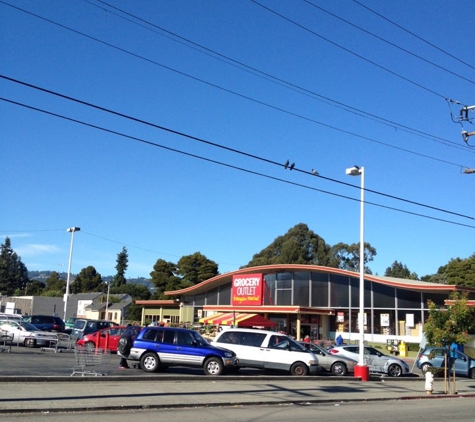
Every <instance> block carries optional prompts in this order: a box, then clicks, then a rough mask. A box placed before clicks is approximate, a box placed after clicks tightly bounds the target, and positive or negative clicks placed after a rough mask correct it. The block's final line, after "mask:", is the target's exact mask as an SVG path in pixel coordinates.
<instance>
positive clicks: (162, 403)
mask: <svg viewBox="0 0 475 422" xmlns="http://www.w3.org/2000/svg"><path fill="white" fill-rule="evenodd" d="M76 359H77V358H76V357H75V354H74V352H72V351H69V352H66V351H65V352H63V353H54V352H50V351H48V352H41V351H40V350H39V349H33V350H32V349H26V348H21V347H19V348H16V347H14V348H12V351H11V352H10V353H5V352H4V353H0V377H1V383H0V392H1V394H0V413H1V414H8V413H43V414H44V413H47V412H75V411H87V410H119V409H126V410H139V409H157V408H176V407H212V406H247V405H261V404H291V403H293V404H298V403H340V402H357V401H383V400H411V399H412V400H414V399H418V400H419V399H442V398H444V399H447V398H454V397H462V396H463V397H475V380H472V379H468V378H457V380H456V383H455V384H454V383H453V382H452V383H451V384H450V385H449V386H447V385H446V384H445V383H444V380H443V378H436V380H435V383H434V391H433V394H431V395H428V394H427V393H426V391H425V379H424V378H423V377H422V376H421V374H420V371H418V370H417V369H415V372H416V373H415V374H411V376H407V377H402V378H388V377H381V376H371V377H370V380H369V381H361V380H360V379H359V378H355V377H353V376H345V377H334V376H331V375H326V376H308V377H292V376H287V375H281V374H267V373H264V372H261V371H253V370H249V371H243V373H242V374H239V375H233V376H228V375H225V376H219V377H210V376H205V375H203V372H202V371H200V370H196V369H188V368H176V369H175V368H172V369H170V370H169V371H167V373H157V374H148V373H145V372H143V371H142V370H140V369H134V368H131V369H127V370H119V369H118V361H119V358H118V357H117V356H116V355H112V356H110V358H109V359H106V360H103V359H101V360H100V361H99V360H98V361H97V362H93V363H92V364H91V365H89V366H88V367H87V368H82V369H81V368H79V369H78V368H76V369H77V370H79V373H76V374H75V375H72V373H73V368H74V366H75V365H76V363H77V360H76ZM408 363H409V365H410V367H411V368H412V365H413V360H411V359H408ZM83 369H84V370H83Z"/></svg>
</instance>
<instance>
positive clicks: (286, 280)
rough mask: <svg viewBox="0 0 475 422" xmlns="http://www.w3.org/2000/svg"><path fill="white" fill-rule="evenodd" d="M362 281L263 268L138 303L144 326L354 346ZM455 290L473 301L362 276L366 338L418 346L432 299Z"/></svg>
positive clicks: (307, 268) (310, 270)
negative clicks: (259, 331) (218, 329)
mask: <svg viewBox="0 0 475 422" xmlns="http://www.w3.org/2000/svg"><path fill="white" fill-rule="evenodd" d="M359 282H360V280H359V273H355V272H352V271H346V270H341V269H338V268H330V267H322V266H316V265H296V264H295V265H293V264H285V265H284V264H282V265H265V266H258V267H250V268H242V269H239V270H236V271H232V272H229V273H225V274H220V275H218V276H216V277H213V278H211V279H209V280H206V281H204V282H202V283H199V284H197V285H195V286H192V287H188V288H185V289H181V290H176V291H169V292H166V294H167V295H170V296H173V297H174V298H175V299H174V300H168V301H137V304H139V305H142V306H144V310H143V315H142V317H143V318H142V319H143V321H142V322H145V321H151V320H157V319H160V320H162V321H163V320H165V321H167V322H170V323H185V322H188V323H198V322H201V323H203V324H213V325H218V324H219V325H234V326H248V327H249V326H251V327H252V326H254V327H260V328H269V327H273V328H272V329H275V330H278V331H283V332H286V333H288V334H290V335H293V336H295V337H296V338H297V339H302V338H303V337H304V336H306V335H309V336H310V338H311V339H312V340H324V339H334V338H335V337H336V335H337V334H336V333H337V332H338V333H341V335H342V337H343V338H344V339H345V340H347V341H348V340H349V341H351V340H357V339H358V338H359V327H358V313H359ZM455 291H465V292H468V294H469V296H468V298H469V299H472V300H473V299H474V298H475V289H473V288H467V287H463V286H454V285H443V284H436V283H426V282H422V281H417V280H407V279H399V278H391V277H380V276H374V275H370V274H365V276H364V309H365V310H364V317H363V319H364V332H365V340H368V341H371V342H381V343H386V341H387V340H388V339H391V338H397V339H399V340H403V341H405V342H411V343H418V342H420V340H421V338H422V327H423V324H424V321H425V319H426V318H427V316H428V306H427V301H428V300H429V299H430V300H432V301H433V302H434V303H436V304H437V305H440V306H442V305H444V303H445V302H446V301H447V300H448V299H449V298H450V294H451V293H452V292H455ZM153 302H154V303H153ZM158 302H163V303H164V304H165V302H166V303H167V306H165V307H164V306H161V305H160V304H159V303H158ZM157 316H158V317H159V318H158V317H157Z"/></svg>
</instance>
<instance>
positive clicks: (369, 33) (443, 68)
mask: <svg viewBox="0 0 475 422" xmlns="http://www.w3.org/2000/svg"><path fill="white" fill-rule="evenodd" d="M303 1H304V2H305V3H307V4H309V5H311V6H313V7H314V8H315V9H318V10H321V11H322V12H324V13H327V14H328V15H330V16H333V17H334V18H335V19H338V20H340V21H342V22H345V23H346V24H347V25H350V26H352V27H353V28H356V29H358V30H360V31H363V32H364V33H365V34H368V35H371V36H372V37H374V38H376V39H378V40H380V41H383V42H385V43H386V44H389V45H390V46H392V47H394V48H397V49H398V50H401V51H403V52H404V53H406V54H409V55H411V56H413V57H416V58H418V59H419V60H422V61H424V62H425V63H428V64H430V65H432V66H434V67H437V68H438V69H441V70H443V71H444V72H447V73H450V74H451V75H453V76H456V77H458V78H460V79H463V80H464V81H466V82H469V83H471V84H474V85H475V82H474V81H472V80H470V79H468V78H466V77H465V76H462V75H459V74H458V73H455V72H452V71H451V70H449V69H446V68H445V67H443V66H440V65H438V64H437V63H434V62H431V61H430V60H427V59H425V58H424V57H422V56H419V55H418V54H415V53H413V52H412V51H409V50H407V49H405V48H403V47H401V46H399V45H397V44H394V43H393V42H391V41H388V40H386V39H385V38H383V37H380V36H379V35H376V34H373V33H372V32H370V31H368V30H366V29H364V28H362V27H360V26H358V25H355V24H354V23H352V22H350V21H347V20H346V19H343V18H342V17H340V16H338V15H335V14H334V13H332V12H330V11H328V10H326V9H324V8H323V7H321V6H317V5H316V4H313V3H312V2H311V1H309V0H303Z"/></svg>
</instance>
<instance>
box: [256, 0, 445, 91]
mask: <svg viewBox="0 0 475 422" xmlns="http://www.w3.org/2000/svg"><path fill="white" fill-rule="evenodd" d="M250 1H251V2H253V3H255V4H256V5H258V6H260V7H262V8H263V9H265V10H267V11H268V12H270V13H272V14H274V15H276V16H278V17H280V18H281V19H284V20H286V21H287V22H289V23H291V24H292V25H295V26H297V27H299V28H301V29H303V30H304V31H306V32H309V33H310V34H312V35H315V36H316V37H318V38H320V39H322V40H324V41H326V42H328V43H330V44H332V45H334V46H335V47H338V48H339V49H341V50H343V51H346V52H347V53H349V54H351V55H353V56H355V57H358V58H359V59H361V60H364V61H365V62H367V63H370V64H372V65H373V66H375V67H377V68H379V69H381V70H384V71H385V72H388V73H390V74H391V75H393V76H396V77H397V78H399V79H402V80H404V81H406V82H409V83H410V84H412V85H414V86H417V87H418V88H421V89H423V90H424V91H427V92H430V93H431V94H433V95H435V96H437V97H439V98H442V99H444V100H445V98H447V96H445V95H442V94H441V93H439V92H437V91H434V90H433V89H430V88H428V87H426V86H424V85H422V84H420V83H418V82H415V81H413V80H411V79H409V78H406V77H405V76H402V75H400V74H399V73H397V72H394V71H393V70H390V69H388V68H387V67H384V66H382V65H380V64H378V63H376V62H374V61H372V60H370V59H367V58H366V57H364V56H362V55H361V54H358V53H355V52H354V51H352V50H350V49H348V48H346V47H343V46H342V45H340V44H338V43H336V42H334V41H331V40H330V39H329V38H327V37H324V36H323V35H320V34H318V33H317V32H315V31H313V30H311V29H309V28H307V27H306V26H304V25H301V24H300V23H298V22H296V21H294V20H292V19H290V18H288V17H287V16H284V15H282V14H281V13H278V12H276V11H275V10H273V9H271V8H270V7H267V6H264V5H263V4H261V3H259V2H258V1H256V0H250Z"/></svg>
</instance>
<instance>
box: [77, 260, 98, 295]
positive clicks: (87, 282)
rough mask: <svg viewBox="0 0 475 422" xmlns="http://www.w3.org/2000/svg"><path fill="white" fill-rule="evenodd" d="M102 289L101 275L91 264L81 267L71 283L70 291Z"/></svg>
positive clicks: (86, 291)
mask: <svg viewBox="0 0 475 422" xmlns="http://www.w3.org/2000/svg"><path fill="white" fill-rule="evenodd" d="M102 290H103V286H102V277H101V275H100V274H99V273H98V272H97V271H96V269H95V268H94V267H93V266H91V265H90V266H89V267H86V268H83V269H82V270H81V271H80V272H79V274H78V275H77V276H76V278H75V279H74V281H73V282H72V283H71V293H89V292H98V291H102Z"/></svg>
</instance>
